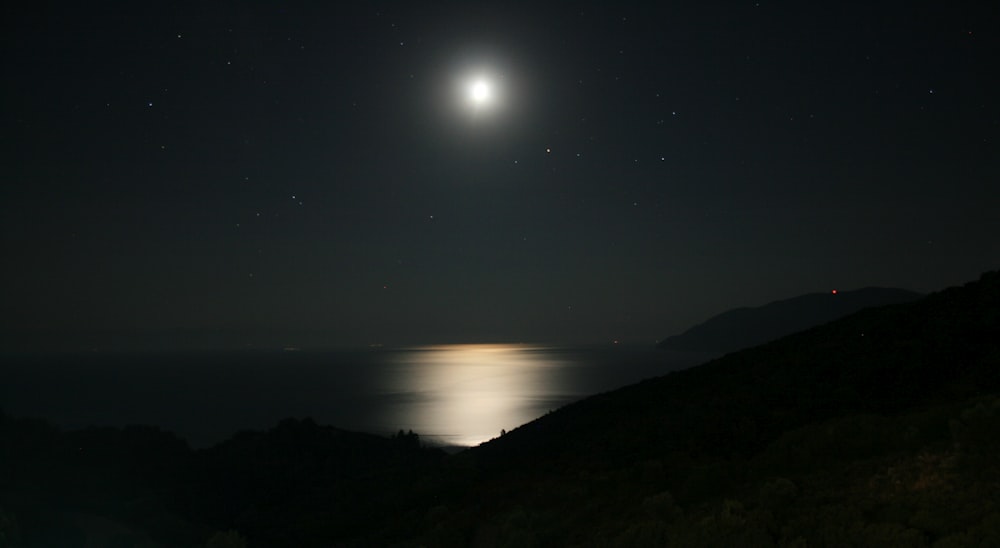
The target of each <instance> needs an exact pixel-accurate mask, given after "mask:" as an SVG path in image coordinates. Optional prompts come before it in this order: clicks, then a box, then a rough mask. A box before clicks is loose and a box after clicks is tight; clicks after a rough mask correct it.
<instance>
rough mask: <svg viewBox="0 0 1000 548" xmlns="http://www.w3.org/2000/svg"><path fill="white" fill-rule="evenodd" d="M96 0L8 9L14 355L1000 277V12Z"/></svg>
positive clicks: (442, 334) (579, 323)
mask: <svg viewBox="0 0 1000 548" xmlns="http://www.w3.org/2000/svg"><path fill="white" fill-rule="evenodd" d="M75 4H78V5H74V7H66V6H61V5H58V4H46V3H37V4H33V5H34V6H35V7H33V8H30V9H33V10H34V11H33V12H31V13H25V12H24V10H25V9H28V8H26V7H25V6H20V7H17V8H4V9H5V13H4V17H3V23H2V24H3V27H4V31H3V40H4V42H3V66H4V86H3V103H2V104H3V106H2V108H3V119H4V131H3V137H2V138H3V155H4V157H3V162H2V165H3V168H2V169H3V184H2V187H0V223H2V225H0V226H2V234H0V236H2V246H3V247H2V249H3V264H4V267H3V269H2V274H0V276H2V278H0V302H2V303H3V304H2V328H3V330H4V332H5V334H6V338H7V341H6V344H14V343H16V342H18V341H20V342H24V341H28V340H35V339H32V337H37V338H38V340H45V341H47V342H46V343H45V344H46V345H52V346H53V347H56V346H59V345H60V344H70V343H69V342H67V341H70V340H73V341H77V342H78V341H80V340H83V341H85V344H87V345H94V346H102V345H104V346H114V345H115V344H130V343H129V342H128V341H135V340H147V339H149V338H150V337H152V338H153V339H155V340H157V341H159V342H158V344H161V345H165V346H177V347H180V346H184V345H187V344H193V343H192V341H199V342H198V344H214V345H237V344H238V345H244V344H255V345H259V346H267V345H271V344H279V345H284V344H328V345H366V344H370V343H384V344H388V345H391V344H412V343H439V342H471V341H482V342H486V341H497V342H499V341H532V342H607V341H610V340H613V339H620V340H623V341H630V342H648V343H650V344H651V343H652V342H653V341H655V340H656V339H658V338H661V337H663V336H666V335H669V334H672V333H675V332H677V331H679V330H682V329H684V328H686V327H688V326H690V325H691V324H692V323H696V322H699V321H702V320H704V319H705V318H707V317H708V316H710V315H713V314H715V313H718V312H721V311H723V310H726V309H729V308H733V307H736V306H747V305H759V304H763V303H765V302H769V301H772V300H775V299H780V298H787V297H792V296H795V295H798V294H802V293H807V292H813V291H826V290H829V289H831V288H839V289H855V288H860V287H865V286H873V285H880V286H894V287H902V288H906V289H912V290H917V291H923V292H926V291H934V290H938V289H941V288H943V287H945V286H948V285H953V284H956V283H961V282H964V281H968V280H971V279H974V278H975V277H977V276H978V274H979V273H980V272H982V271H985V270H989V269H996V268H1000V215H998V214H997V212H998V211H1000V190H998V182H1000V149H998V143H1000V135H998V131H1000V105H998V103H997V99H998V98H1000V79H998V77H997V72H998V68H997V67H998V65H997V63H998V61H997V59H998V58H1000V57H998V55H997V54H998V52H1000V48H998V35H997V33H998V31H1000V27H998V23H1000V21H998V19H997V17H996V16H995V15H993V14H991V13H990V10H991V8H990V7H989V6H988V4H989V3H988V2H978V3H969V4H962V3H953V2H937V3H933V4H932V3H922V2H879V1H876V2H872V3H868V5H864V6H862V5H855V4H854V3H850V2H848V3H831V2H823V3H813V2H788V3H776V2H768V1H760V2H754V1H753V0H750V1H745V2H730V3H724V4H723V3H719V4H711V3H706V2H677V3H666V2H661V3H659V5H658V6H653V5H652V3H646V2H642V3H611V2H608V3H596V2H593V3H582V4H560V5H559V6H548V7H540V6H529V5H527V4H514V3H486V2H469V3H453V4H448V5H445V4H442V3H434V4H433V6H420V7H417V6H416V4H417V3H413V2H356V3H350V4H347V5H339V4H338V5H334V4H333V3H327V2H312V3H304V2H303V3H299V2H260V3H237V2H200V3H192V4H190V5H182V4H179V3H174V2H152V3H122V4H121V5H118V6H114V7H101V3H97V4H94V3H75ZM976 4H979V5H981V6H982V7H980V8H976V7H974V6H975V5H976ZM476 74H485V75H487V76H490V77H491V78H492V79H493V80H492V81H493V85H494V86H495V87H494V94H495V102H494V103H493V104H491V105H488V106H486V107H482V108H480V109H479V110H475V109H473V108H472V107H470V105H469V104H468V102H467V98H466V97H463V96H460V94H459V93H457V89H458V83H460V82H465V79H467V78H470V77H472V76H474V75H476ZM463 85H464V84H463ZM133 336H134V337H133ZM74 337H75V338H74ZM60 341H62V342H60ZM116 341H117V342H116ZM32 344H34V343H32ZM74 344H76V343H74Z"/></svg>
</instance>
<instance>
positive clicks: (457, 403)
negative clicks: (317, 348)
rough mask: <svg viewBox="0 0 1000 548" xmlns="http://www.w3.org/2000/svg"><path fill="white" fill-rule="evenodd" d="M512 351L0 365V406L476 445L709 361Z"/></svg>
mask: <svg viewBox="0 0 1000 548" xmlns="http://www.w3.org/2000/svg"><path fill="white" fill-rule="evenodd" d="M710 357H711V356H709V355H705V354H689V353H670V352H665V351H658V350H656V349H651V348H645V347H643V348H629V347H607V348H596V347H552V346H531V345H511V344H474V345H444V346H423V347H414V348H402V349H376V350H362V351H325V352H305V351H301V352H263V351H261V352H239V353H166V354H85V355H60V356H25V355H18V356H11V355H6V356H3V357H2V359H3V362H4V363H3V370H2V373H3V377H4V382H3V383H2V384H0V407H2V409H3V410H4V411H5V412H6V413H8V414H11V415H15V416H33V417H42V418H46V419H49V420H51V421H53V422H55V423H56V424H59V425H61V426H63V427H66V428H81V427H86V426H89V425H100V426H123V425H126V424H153V425H157V426H160V427H163V428H165V429H167V430H172V431H174V432H176V433H178V434H180V435H181V436H183V437H185V438H186V439H188V440H189V441H190V442H191V443H192V444H193V445H195V446H206V445H210V444H213V443H216V442H218V441H221V440H223V439H225V438H226V437H228V436H230V435H232V434H233V433H234V432H236V431H237V430H243V429H266V428H269V427H271V426H274V424H276V423H277V421H278V420H280V419H282V418H285V417H307V416H309V417H313V418H314V419H316V421H317V422H320V423H322V424H331V425H334V426H337V427H340V428H345V429H348V430H359V431H366V432H373V433H377V434H389V433H392V432H395V431H398V430H400V429H403V430H413V431H414V432H417V433H419V434H420V435H421V436H423V437H424V438H425V439H431V440H436V441H438V442H441V443H447V444H454V445H475V444H478V443H481V442H483V441H486V440H488V439H490V438H493V437H496V436H497V435H499V434H500V431H501V430H511V429H513V428H516V427H517V426H519V425H521V424H524V423H526V422H529V421H531V420H533V419H535V418H537V417H539V416H541V415H544V414H545V413H546V412H548V411H550V410H554V409H556V408H558V407H560V406H562V405H565V404H566V403H569V402H572V401H574V400H577V399H580V398H582V397H584V396H587V395H591V394H595V393H598V392H603V391H607V390H611V389H614V388H618V387H621V386H625V385H627V384H631V383H634V382H638V381H640V380H642V379H645V378H649V377H654V376H659V375H664V374H666V373H669V372H670V371H676V370H678V369H683V368H685V367H690V366H692V365H697V364H698V363H702V362H704V361H706V360H707V359H708V358H710Z"/></svg>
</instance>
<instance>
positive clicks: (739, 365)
mask: <svg viewBox="0 0 1000 548" xmlns="http://www.w3.org/2000/svg"><path fill="white" fill-rule="evenodd" d="M996 390H1000V273H997V272H990V273H987V274H984V275H983V276H982V277H981V279H980V280H979V281H976V282H971V283H969V284H966V285H965V286H962V287H956V288H950V289H946V290H944V291H941V292H938V293H934V294H932V295H930V296H928V297H925V298H923V299H921V300H919V301H914V302H910V303H903V304H895V305H888V306H884V307H879V308H869V309H865V310H862V311H860V312H857V313H855V314H852V315H850V316H848V317H846V318H842V319H840V320H837V321H834V322H831V323H828V324H826V325H823V326H820V327H815V328H812V329H809V330H806V331H803V332H800V333H796V334H794V335H790V336H787V337H784V338H782V339H779V340H777V341H774V342H771V343H768V344H764V345H762V346H758V347H755V348H751V349H747V350H743V351H740V352H736V353H732V354H728V355H726V356H723V357H722V358H719V359H716V360H713V361H711V362H709V363H706V364H704V365H700V366H697V367H693V368H691V369H687V370H684V371H679V372H675V373H671V374H669V375H666V376H664V377H659V378H655V379H650V380H647V381H645V382H641V383H639V384H636V385H632V386H628V387H625V388H622V389H619V390H615V391H613V392H608V393H605V394H600V395H597V396H593V397H591V398H587V399H585V400H582V401H580V402H577V403H574V404H571V405H569V406H567V407H564V408H562V409H560V410H558V411H556V412H554V413H551V414H549V415H546V416H544V417H542V418H540V419H538V420H536V421H533V422H531V423H528V424H526V425H524V426H523V427H521V428H518V429H516V430H514V431H512V432H510V433H509V434H508V435H507V436H504V437H503V438H502V439H498V440H494V441H493V442H491V443H488V444H486V445H484V446H482V447H481V448H480V449H478V450H477V451H476V452H477V454H478V455H481V457H482V459H483V461H484V462H489V463H495V464H496V465H497V466H501V467H510V466H521V465H526V464H528V463H530V462H539V461H543V460H559V459H562V458H573V459H596V460H599V461H602V462H609V461H620V460H623V459H634V458H641V457H642V456H643V455H650V454H658V453H663V452H670V451H684V452H688V453H690V454H693V455H712V456H719V457H725V456H729V455H733V454H747V453H749V452H752V451H754V450H757V449H759V448H760V447H762V446H763V444H765V443H767V442H768V440H770V439H773V438H774V437H775V436H777V435H778V434H779V433H780V432H782V431H784V430H787V429H789V428H795V427H798V426H800V425H803V424H806V423H809V422H811V421H815V420H823V419H827V418H830V417H834V416H838V415H841V414H845V413H849V412H869V411H873V412H897V411H902V410H905V409H909V408H912V407H914V406H917V405H924V404H929V403H931V402H935V401H948V400H954V399H958V398H967V397H970V396H972V395H975V394H981V393H988V392H991V391H996Z"/></svg>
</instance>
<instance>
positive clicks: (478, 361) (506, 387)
mask: <svg viewBox="0 0 1000 548" xmlns="http://www.w3.org/2000/svg"><path fill="white" fill-rule="evenodd" d="M567 362H568V359H567V358H561V357H560V356H559V355H558V354H556V353H553V352H551V351H549V349H547V348H545V347H532V346H523V345H514V344H512V345H504V344H460V345H444V346H430V347H422V348H417V349H412V350H409V351H406V352H400V353H398V354H395V355H393V356H392V357H391V358H390V359H389V363H388V364H387V365H386V366H385V368H384V374H385V378H384V383H383V385H382V386H383V390H384V391H385V392H384V396H386V397H387V399H388V400H389V402H388V404H387V405H386V406H385V409H384V412H385V413H386V415H385V418H384V420H393V419H394V420H395V421H397V422H398V423H399V424H400V425H401V427H404V428H408V429H412V430H414V431H416V432H420V433H427V434H430V435H431V436H433V437H441V438H444V439H445V440H446V441H447V442H448V443H452V444H455V445H476V444H478V443H481V442H483V441H486V440H489V439H490V438H493V437H496V436H497V435H498V434H500V431H501V430H504V429H508V430H509V429H512V428H514V427H516V426H519V425H521V424H524V423H526V422H529V421H531V420H532V419H534V418H536V417H538V416H539V415H540V414H542V413H544V412H545V411H546V410H547V409H546V406H548V405H549V404H551V403H552V395H553V390H554V389H555V390H558V388H557V387H556V386H555V385H556V384H558V379H557V377H558V374H557V370H558V369H559V368H560V366H564V365H566V364H567ZM562 388H565V387H562ZM441 425H448V427H449V432H448V433H444V432H439V429H440V428H441Z"/></svg>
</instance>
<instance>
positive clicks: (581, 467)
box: [0, 272, 1000, 547]
mask: <svg viewBox="0 0 1000 548" xmlns="http://www.w3.org/2000/svg"><path fill="white" fill-rule="evenodd" d="M998 431H1000V272H990V273H986V274H984V275H983V276H982V277H981V278H980V280H979V281H976V282H972V283H969V284H966V285H964V286H962V287H957V288H950V289H947V290H944V291H941V292H939V293H935V294H932V295H929V296H927V297H926V298H923V299H921V300H919V301H914V302H909V303H904V304H895V305H889V306H884V307H879V308H868V309H865V310H862V311H859V312H857V313H854V314H852V315H850V316H848V317H845V318H842V319H840V320H836V321H833V322H830V323H828V324H825V325H822V326H819V327H815V328H812V329H808V330H806V331H802V332H799V333H796V334H794V335H790V336H787V337H784V338H782V339H780V340H777V341H773V342H770V343H767V344H764V345H761V346H757V347H754V348H751V349H747V350H743V351H740V352H735V353H732V354H729V355H727V356H724V357H722V358H720V359H717V360H714V361H712V362H709V363H707V364H704V365H701V366H698V367H694V368H691V369H688V370H684V371H680V372H675V373H671V374H669V375H666V376H663V377H658V378H654V379H649V380H647V381H644V382H641V383H638V384H636V385H632V386H629V387H625V388H623V389H619V390H615V391H612V392H607V393H604V394H599V395H596V396H593V397H590V398H587V399H585V400H582V401H579V402H577V403H574V404H572V405H569V406H566V407H564V408H562V409H559V410H557V411H555V412H552V413H550V414H548V415H546V416H544V417H542V418H540V419H538V420H535V421H533V422H531V423H528V424H526V425H524V426H522V427H520V428H517V429H515V430H514V431H512V432H509V433H507V434H505V435H503V436H501V437H500V438H497V439H495V440H493V441H491V442H489V443H486V444H483V445H482V446H480V447H478V448H474V449H470V450H468V451H465V452H462V453H460V454H457V455H453V456H446V455H444V454H443V452H441V451H437V450H429V449H427V448H423V447H421V446H420V444H419V440H418V438H417V437H416V435H413V434H411V433H407V434H403V433H400V435H398V436H396V437H395V438H391V439H387V438H378V437H375V436H370V435H365V434H356V433H350V432H345V431H342V430H338V429H336V428H332V427H328V426H320V425H317V424H315V423H314V422H313V421H311V420H294V419H289V420H286V421H282V422H281V423H280V424H279V425H278V426H277V427H275V428H273V429H271V430H270V431H267V432H244V433H240V434H237V435H236V436H234V437H233V438H232V439H230V440H228V441H226V442H224V443H222V444H219V445H217V446H215V447H213V448H210V449H206V450H200V451H192V450H191V449H190V448H189V447H188V446H187V445H186V444H185V443H184V442H183V441H181V440H179V439H177V438H176V436H173V435H172V434H169V433H166V432H161V431H159V430H157V429H155V428H148V427H129V428H126V429H91V430H86V431H81V432H66V433H63V432H59V431H58V430H57V429H54V428H52V427H51V426H48V425H46V424H45V423H41V422H38V421H30V420H25V419H11V418H9V417H5V416H3V415H2V414H0V539H13V542H8V544H12V545H19V546H84V545H114V546H199V545H201V546H219V545H227V546H234V545H244V544H241V542H240V541H242V540H244V539H245V540H246V543H245V545H246V546H252V547H256V546H390V545H391V546H568V545H571V546H602V547H603V546H630V547H632V546H886V545H906V546H940V547H944V546H1000V490H997V489H996V486H997V485H1000V436H997V435H996V433H997V432H998ZM229 530H233V531H234V532H232V533H231V534H230V533H224V532H225V531H229ZM109 531H114V532H113V534H112V533H109ZM213 538H214V539H215V540H211V539H213ZM226 542H229V543H228V544H226Z"/></svg>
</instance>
